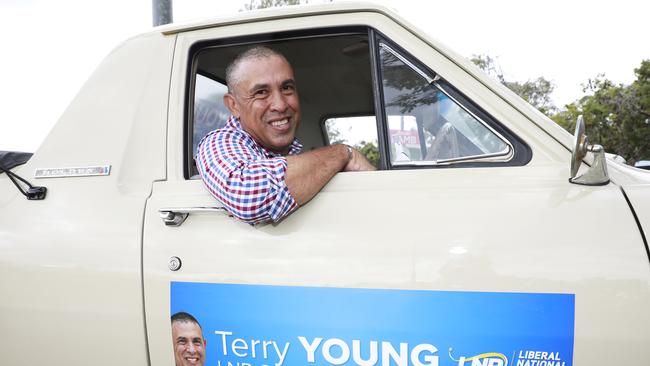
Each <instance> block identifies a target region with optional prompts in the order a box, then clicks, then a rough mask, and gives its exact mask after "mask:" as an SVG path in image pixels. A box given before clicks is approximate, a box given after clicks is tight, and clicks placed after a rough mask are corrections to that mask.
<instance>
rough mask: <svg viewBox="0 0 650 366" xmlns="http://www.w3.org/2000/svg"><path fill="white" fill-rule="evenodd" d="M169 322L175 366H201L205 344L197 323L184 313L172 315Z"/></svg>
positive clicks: (203, 359)
mask: <svg viewBox="0 0 650 366" xmlns="http://www.w3.org/2000/svg"><path fill="white" fill-rule="evenodd" d="M171 320H172V340H173V342H174V360H175V361H176V366H203V363H204V362H205V346H206V344H207V342H206V341H205V339H204V338H203V330H202V329H201V325H199V322H198V321H197V320H196V318H194V317H193V316H192V315H190V314H188V313H186V312H179V313H176V314H174V315H172V319H171Z"/></svg>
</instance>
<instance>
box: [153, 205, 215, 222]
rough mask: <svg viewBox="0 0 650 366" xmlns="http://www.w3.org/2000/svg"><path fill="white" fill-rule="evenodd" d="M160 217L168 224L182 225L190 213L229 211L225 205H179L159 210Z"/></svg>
mask: <svg viewBox="0 0 650 366" xmlns="http://www.w3.org/2000/svg"><path fill="white" fill-rule="evenodd" d="M158 212H159V213H160V218H161V219H162V220H163V222H164V223H165V225H167V226H181V224H182V223H183V222H184V221H185V219H187V216H189V215H190V214H197V213H215V212H218V213H228V211H226V209H225V208H223V207H177V208H161V209H160V210H158Z"/></svg>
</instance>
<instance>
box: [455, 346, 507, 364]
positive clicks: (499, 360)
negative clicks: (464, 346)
mask: <svg viewBox="0 0 650 366" xmlns="http://www.w3.org/2000/svg"><path fill="white" fill-rule="evenodd" d="M452 351H453V348H449V358H451V359H452V360H453V361H456V362H458V366H508V358H507V357H506V356H505V355H504V354H503V353H497V352H487V353H481V354H480V355H476V356H472V357H465V356H460V358H459V359H455V358H454V357H453V356H452V355H451V352H452ZM465 362H471V363H468V364H465Z"/></svg>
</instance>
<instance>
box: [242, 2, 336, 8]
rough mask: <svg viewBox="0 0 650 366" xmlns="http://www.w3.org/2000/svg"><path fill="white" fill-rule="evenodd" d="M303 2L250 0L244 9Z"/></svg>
mask: <svg viewBox="0 0 650 366" xmlns="http://www.w3.org/2000/svg"><path fill="white" fill-rule="evenodd" d="M329 2H332V0H329ZM301 3H303V1H301V0H249V2H248V4H244V9H242V10H254V9H266V8H275V7H279V6H287V5H300V4H301ZM304 3H305V4H308V3H309V0H304Z"/></svg>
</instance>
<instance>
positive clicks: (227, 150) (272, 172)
mask: <svg viewBox="0 0 650 366" xmlns="http://www.w3.org/2000/svg"><path fill="white" fill-rule="evenodd" d="M301 149H302V145H300V143H298V140H294V141H293V143H292V144H291V147H290V150H289V155H294V154H298V153H299V152H300V150H301ZM196 166H197V168H198V170H199V174H200V175H201V178H202V179H203V183H204V184H205V186H206V187H207V188H208V191H210V193H211V194H212V195H213V196H214V197H215V198H216V199H218V200H219V201H221V202H222V203H223V204H224V206H225V208H226V209H227V210H228V211H229V212H230V213H231V214H233V215H234V216H235V217H237V218H239V219H241V220H243V221H245V222H248V223H250V224H257V223H260V222H264V221H268V220H272V221H274V222H277V221H279V220H280V219H282V218H283V217H285V216H287V215H288V214H289V213H290V212H291V211H293V210H295V209H296V208H297V207H298V204H297V203H296V201H295V200H294V198H293V197H292V196H291V194H290V193H289V189H288V188H287V185H286V183H285V181H284V174H285V172H286V170H287V159H286V158H285V157H283V156H282V155H280V154H277V153H274V152H272V151H269V150H267V149H265V148H264V147H262V145H260V144H258V143H257V142H256V141H255V140H253V138H252V137H251V136H250V135H249V134H248V133H247V132H246V131H244V130H243V129H242V127H241V124H240V122H239V119H237V118H235V117H234V116H231V117H230V118H229V119H228V122H227V123H226V125H225V126H224V127H223V128H221V129H218V130H215V131H212V132H210V133H208V134H207V135H206V136H205V137H204V138H203V139H201V142H199V147H198V149H197V152H196Z"/></svg>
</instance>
